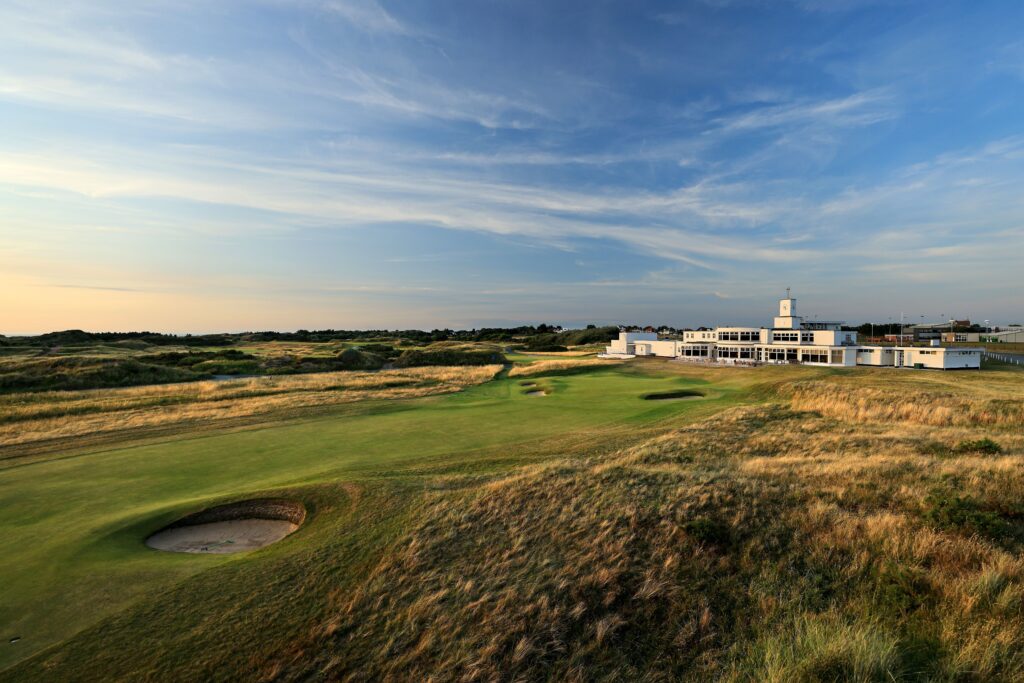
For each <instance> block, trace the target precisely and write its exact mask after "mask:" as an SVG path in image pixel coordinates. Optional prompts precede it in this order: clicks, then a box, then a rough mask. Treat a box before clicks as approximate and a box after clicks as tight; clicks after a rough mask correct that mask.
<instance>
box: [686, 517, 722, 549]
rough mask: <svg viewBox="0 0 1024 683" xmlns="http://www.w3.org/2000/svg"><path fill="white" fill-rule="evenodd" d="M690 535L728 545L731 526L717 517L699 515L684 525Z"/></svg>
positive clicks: (700, 540) (715, 543) (708, 541)
mask: <svg viewBox="0 0 1024 683" xmlns="http://www.w3.org/2000/svg"><path fill="white" fill-rule="evenodd" d="M683 529H685V530H686V533H688V534H689V535H690V536H693V538H694V539H695V540H696V541H698V542H700V543H706V544H711V545H726V544H727V543H728V542H729V527H728V526H727V525H726V524H724V523H723V522H720V521H718V520H717V519H710V518H708V517H698V518H697V519H691V520H690V521H688V522H686V524H684V525H683Z"/></svg>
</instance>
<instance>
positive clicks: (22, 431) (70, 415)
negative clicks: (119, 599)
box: [0, 365, 501, 446]
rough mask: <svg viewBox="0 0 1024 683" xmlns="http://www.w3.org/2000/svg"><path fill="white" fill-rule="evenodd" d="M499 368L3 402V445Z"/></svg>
mask: <svg viewBox="0 0 1024 683" xmlns="http://www.w3.org/2000/svg"><path fill="white" fill-rule="evenodd" d="M500 370H501V366H500V365H487V366H477V367H425V368H408V369H402V370H382V371H380V372H330V373H317V374H310V375H282V376H276V377H254V378H247V379H238V380H227V381H221V382H215V381H205V382H187V383H179V384H161V385H151V386H143V387H128V388H122V389H91V390H85V391H54V392H43V393H22V394H8V395H5V396H0V446H10V445H22V444H26V443H31V442H34V441H41V440H48V439H54V438H67V437H74V436H79V435H86V434H89V435H94V434H97V433H100V432H107V431H124V430H132V429H138V428H143V427H155V426H166V425H173V424H176V423H197V422H198V423H211V422H216V421H219V420H227V419H233V418H240V417H250V416H254V415H263V414H272V413H274V412H277V411H283V410H293V409H296V408H307V407H314V406H329V405H335V404H341V403H351V402H354V401H364V400H372V399H402V398H415V397H419V396H428V395H431V394H443V393H450V392H453V391H459V390H460V389H463V388H465V387H468V386H471V385H474V384H480V383H482V382H486V381H488V380H490V379H492V378H493V377H494V375H495V374H497V373H498V372H499V371H500Z"/></svg>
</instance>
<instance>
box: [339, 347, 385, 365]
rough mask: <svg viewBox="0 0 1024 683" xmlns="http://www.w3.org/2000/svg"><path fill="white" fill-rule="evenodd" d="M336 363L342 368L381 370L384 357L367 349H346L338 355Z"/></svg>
mask: <svg viewBox="0 0 1024 683" xmlns="http://www.w3.org/2000/svg"><path fill="white" fill-rule="evenodd" d="M334 364H335V365H336V366H337V367H340V368H341V369H342V370H379V369H380V368H381V367H383V366H384V359H383V358H381V357H380V356H378V355H376V354H373V353H369V352H367V351H361V350H359V349H345V350H344V351H342V352H341V353H339V354H338V355H337V358H336V361H335V363H334Z"/></svg>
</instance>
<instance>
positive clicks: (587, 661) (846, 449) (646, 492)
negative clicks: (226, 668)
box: [270, 386, 1024, 682]
mask: <svg viewBox="0 0 1024 683" xmlns="http://www.w3.org/2000/svg"><path fill="white" fill-rule="evenodd" d="M819 389H820V387H819ZM852 390H853V389H852V388H851V391H852ZM940 390H941V389H940V388H938V387H934V386H933V387H932V388H931V389H930V391H932V392H935V391H940ZM925 398H926V399H927V398H928V397H925ZM899 414H900V415H902V413H899ZM843 415H844V417H847V418H849V419H845V420H839V419H836V418H835V417H832V416H830V415H824V414H822V412H821V411H819V410H815V411H814V412H809V411H801V410H793V409H791V408H789V407H785V406H780V405H762V406H743V407H736V408H732V409H730V410H727V411H725V412H723V413H721V414H719V415H718V416H715V417H713V418H711V419H708V420H706V421H704V422H701V423H697V424H693V425H690V426H686V427H683V428H679V429H675V430H672V431H670V432H668V433H665V434H663V435H661V436H658V437H656V438H651V439H647V440H644V441H642V442H641V443H638V444H636V445H634V446H631V447H627V448H625V449H623V450H621V451H618V452H616V453H613V454H611V455H602V456H592V457H589V458H588V457H576V458H574V459H570V460H564V461H551V462H548V463H545V464H544V465H543V466H536V465H534V466H530V467H525V468H522V469H521V470H520V471H518V472H516V473H514V474H513V475H511V476H508V477H506V478H504V479H502V480H499V481H495V482H492V483H490V484H487V485H484V486H481V487H479V488H476V489H474V490H471V491H467V492H464V493H461V494H458V495H454V496H453V495H450V494H447V495H441V494H438V495H437V496H436V497H435V499H434V502H433V503H432V504H431V505H430V506H429V507H428V509H427V511H426V513H425V514H424V515H423V516H422V517H421V519H420V521H419V523H418V524H416V525H415V526H414V527H413V528H411V529H409V530H408V532H407V533H406V534H405V535H404V537H403V538H401V539H400V541H399V542H398V543H397V544H396V545H395V546H394V550H393V552H391V553H389V554H387V555H386V556H384V557H383V558H382V559H381V560H380V562H379V564H378V565H377V566H376V567H375V569H374V570H373V571H372V572H371V574H370V576H369V578H368V579H367V580H366V581H365V582H363V583H362V584H361V585H360V586H359V587H358V588H356V589H355V590H353V591H345V592H344V593H338V594H336V595H335V596H334V597H333V600H332V603H331V609H330V612H329V614H328V615H327V616H326V617H324V618H323V620H322V621H321V622H320V623H317V624H315V625H314V626H313V627H312V628H311V630H310V632H309V633H308V634H307V635H306V636H305V637H303V638H300V639H299V641H298V642H296V643H294V647H293V648H292V651H291V654H282V655H281V656H280V658H279V659H277V660H276V661H274V662H273V663H272V664H271V665H270V666H271V668H272V670H273V671H275V672H281V673H283V677H284V678H285V679H291V680H299V679H302V680H305V679H308V678H326V679H332V680H350V679H352V680H464V681H477V680H479V681H487V680H566V681H589V680H651V681H654V680H680V679H682V680H698V679H701V680H726V681H752V680H768V681H779V682H781V681H793V680H807V681H811V680H863V681H869V680H910V679H915V677H923V678H924V679H928V680H961V679H963V680H1021V679H1022V678H1024V557H1022V555H1021V554H1020V552H1019V550H1020V547H1021V545H1020V544H1021V543H1022V542H1024V537H1020V536H1019V535H1014V534H1016V533H1017V532H1013V531H1009V532H1007V533H1008V535H1007V536H1006V537H1004V538H1002V539H997V538H992V537H988V536H984V535H981V534H979V533H978V532H977V531H976V530H974V529H972V528H970V527H959V526H955V525H953V526H943V525H941V524H938V523H937V522H935V521H934V520H933V519H932V518H930V517H928V516H927V514H926V513H927V511H928V510H929V509H930V506H932V505H933V503H930V502H929V500H930V499H929V496H930V495H932V493H933V492H934V491H935V490H936V488H940V489H943V490H945V491H947V495H949V496H964V497H967V498H969V499H970V500H972V501H975V503H972V504H976V505H978V506H980V509H984V510H990V511H996V513H997V514H1005V518H1006V520H1008V522H1007V523H1008V524H1010V525H1011V526H1012V524H1014V522H1013V520H1014V519H1016V517H1015V516H1014V515H1017V514H1019V512H1018V511H1019V510H1020V504H1019V501H1020V500H1021V499H1024V467H1022V465H1021V456H1024V434H1022V433H1020V432H1010V431H1008V432H1002V431H1000V432H998V433H995V434H993V433H992V432H991V427H989V426H986V425H984V424H981V423H978V422H973V423H970V424H964V425H952V426H938V427H937V426H932V425H930V424H922V423H918V422H907V421H905V420H902V419H901V418H899V417H890V418H888V419H887V418H886V415H887V414H886V413H877V414H875V415H873V417H872V419H871V420H866V421H865V420H863V419H862V418H861V417H860V415H859V414H856V413H852V414H851V413H843ZM984 437H993V438H996V439H997V440H998V442H999V443H1000V445H1001V446H1002V448H1003V453H1002V454H1000V455H995V456H988V457H986V456H980V455H978V456H957V457H942V456H936V455H934V454H931V453H932V452H933V451H932V450H930V445H931V444H934V443H935V442H941V443H951V444H952V443H957V442H958V441H960V440H964V439H980V438H984ZM999 511H1004V512H999ZM954 521H955V518H954Z"/></svg>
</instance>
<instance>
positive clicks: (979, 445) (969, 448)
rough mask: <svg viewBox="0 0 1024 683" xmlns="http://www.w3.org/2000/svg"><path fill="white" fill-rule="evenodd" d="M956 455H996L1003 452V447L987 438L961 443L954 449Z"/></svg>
mask: <svg viewBox="0 0 1024 683" xmlns="http://www.w3.org/2000/svg"><path fill="white" fill-rule="evenodd" d="M954 450H955V451H956V452H957V453H980V454H984V455H996V454H998V453H1002V452H1003V447H1002V446H1000V445H999V444H998V443H996V442H995V441H993V440H992V439H989V438H984V439H978V440H976V441H961V442H960V443H958V444H957V446H956V448H955V449H954Z"/></svg>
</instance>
